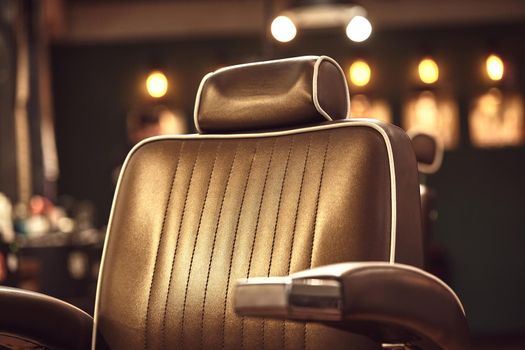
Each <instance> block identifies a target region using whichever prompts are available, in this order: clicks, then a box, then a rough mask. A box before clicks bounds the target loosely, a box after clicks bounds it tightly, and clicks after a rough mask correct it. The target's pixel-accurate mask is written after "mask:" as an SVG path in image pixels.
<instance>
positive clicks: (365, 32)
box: [346, 16, 372, 43]
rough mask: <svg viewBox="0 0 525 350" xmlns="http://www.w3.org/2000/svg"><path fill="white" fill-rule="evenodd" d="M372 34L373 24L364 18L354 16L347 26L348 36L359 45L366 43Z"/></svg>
mask: <svg viewBox="0 0 525 350" xmlns="http://www.w3.org/2000/svg"><path fill="white" fill-rule="evenodd" d="M370 34H372V24H371V23H370V21H369V20H368V19H367V18H366V17H363V16H354V17H353V18H352V19H351V20H350V22H348V25H347V26H346V36H347V37H348V38H349V39H350V40H352V41H355V42H357V43H360V42H362V41H365V40H366V39H368V38H369V37H370Z"/></svg>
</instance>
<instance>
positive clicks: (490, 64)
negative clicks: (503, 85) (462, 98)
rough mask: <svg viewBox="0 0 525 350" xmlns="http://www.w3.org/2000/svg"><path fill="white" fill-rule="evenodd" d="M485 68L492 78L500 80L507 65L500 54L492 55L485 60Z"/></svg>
mask: <svg viewBox="0 0 525 350" xmlns="http://www.w3.org/2000/svg"><path fill="white" fill-rule="evenodd" d="M485 68H486V70H487V75H488V77H489V78H490V80H494V81H498V80H501V79H502V78H503V74H504V73H505V65H504V64H503V60H502V59H501V58H500V57H499V56H498V55H494V54H492V55H490V56H489V57H487V60H486V61H485Z"/></svg>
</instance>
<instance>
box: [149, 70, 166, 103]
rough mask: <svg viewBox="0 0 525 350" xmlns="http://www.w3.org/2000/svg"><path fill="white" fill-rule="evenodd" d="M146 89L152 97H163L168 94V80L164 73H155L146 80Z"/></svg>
mask: <svg viewBox="0 0 525 350" xmlns="http://www.w3.org/2000/svg"><path fill="white" fill-rule="evenodd" d="M146 89H147V90H148V94H150V96H151V97H155V98H159V97H162V96H164V95H166V92H168V79H167V78H166V76H165V75H164V74H163V73H162V72H160V71H153V72H151V73H150V75H149V76H148V79H146Z"/></svg>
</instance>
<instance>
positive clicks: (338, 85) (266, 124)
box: [194, 56, 349, 133]
mask: <svg viewBox="0 0 525 350" xmlns="http://www.w3.org/2000/svg"><path fill="white" fill-rule="evenodd" d="M348 111H349V95H348V85H347V83H346V79H345V75H344V73H343V70H342V69H341V67H340V66H339V65H338V64H337V62H335V61H334V60H333V59H331V58H330V57H326V56H320V57H318V56H303V57H295V58H287V59H281V60H274V61H266V62H257V63H248V64H241V65H237V66H231V67H226V68H221V69H219V70H216V71H215V72H212V73H209V74H208V75H206V76H205V77H204V78H203V79H202V82H201V84H200V87H199V91H198V92H197V98H196V101H195V111H194V119H195V127H196V128H197V130H198V131H199V133H233V132H243V131H260V130H268V129H279V128H291V127H300V126H304V125H309V124H317V123H321V122H323V121H327V120H328V121H330V120H336V119H345V118H346V117H347V115H348Z"/></svg>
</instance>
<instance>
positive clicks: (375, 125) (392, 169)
mask: <svg viewBox="0 0 525 350" xmlns="http://www.w3.org/2000/svg"><path fill="white" fill-rule="evenodd" d="M352 126H364V127H369V128H372V129H374V130H376V131H377V132H379V133H380V134H381V136H382V137H383V140H384V142H385V145H386V149H387V155H388V163H389V168H390V200H391V224H390V225H391V227H390V259H389V262H388V263H389V264H394V263H395V255H396V254H395V253H396V225H397V202H396V177H395V164H394V155H393V152H392V144H391V143H390V139H389V137H388V135H387V133H386V131H385V130H384V129H383V128H382V127H381V126H380V125H379V124H378V123H377V122H375V121H373V120H367V119H352V120H348V121H347V122H342V123H336V124H328V125H318V126H311V127H304V128H297V129H290V130H283V131H272V132H263V133H247V134H203V135H200V134H192V135H163V136H155V137H150V138H147V139H145V140H143V141H141V142H139V143H138V144H136V145H135V146H134V147H133V148H132V149H131V151H130V152H129V153H128V155H127V157H126V160H125V161H124V164H123V165H122V170H121V171H120V174H119V178H118V181H117V186H116V189H115V195H114V196H113V203H112V205H111V212H110V215H109V221H108V227H107V233H106V238H105V242H104V249H103V251H102V259H101V263H100V269H99V277H98V282H97V292H96V298H95V312H94V315H93V325H94V326H93V335H92V347H91V348H92V350H95V345H96V344H95V342H96V332H97V328H98V313H99V300H100V289H101V278H102V275H103V271H104V262H105V261H106V253H107V249H108V241H109V234H110V231H111V226H112V223H113V215H114V214H115V204H116V201H117V197H118V194H119V191H120V185H121V183H122V178H123V177H124V173H125V171H126V168H127V165H128V163H129V160H130V159H131V157H132V155H133V154H134V153H135V152H136V151H137V150H138V149H139V148H141V147H142V146H144V145H146V144H148V143H151V142H155V141H160V140H188V139H195V140H198V139H201V140H213V139H243V138H264V137H273V136H285V135H292V134H298V133H303V132H312V131H318V130H326V129H336V128H341V127H352Z"/></svg>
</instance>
